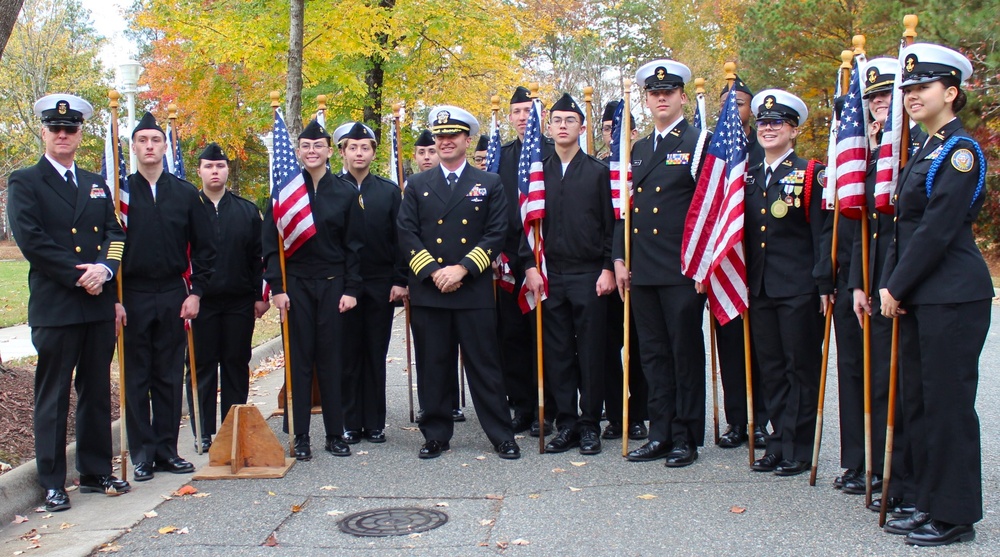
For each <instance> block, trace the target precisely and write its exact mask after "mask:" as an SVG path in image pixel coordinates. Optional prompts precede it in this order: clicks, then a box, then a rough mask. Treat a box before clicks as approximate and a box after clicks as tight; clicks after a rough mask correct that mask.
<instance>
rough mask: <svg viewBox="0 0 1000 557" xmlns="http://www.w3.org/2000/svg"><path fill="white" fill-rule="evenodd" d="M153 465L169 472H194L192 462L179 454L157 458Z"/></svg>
mask: <svg viewBox="0 0 1000 557" xmlns="http://www.w3.org/2000/svg"><path fill="white" fill-rule="evenodd" d="M153 466H154V467H155V468H156V469H157V470H159V471H161V472H170V473H171V474H190V473H191V472H194V464H191V463H190V462H188V461H186V460H184V459H183V458H181V457H179V456H174V457H170V458H168V459H167V460H157V461H155V462H153Z"/></svg>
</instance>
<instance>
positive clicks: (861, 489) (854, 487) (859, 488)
mask: <svg viewBox="0 0 1000 557" xmlns="http://www.w3.org/2000/svg"><path fill="white" fill-rule="evenodd" d="M840 490H841V491H842V492H844V493H849V494H851V495H864V494H865V477H864V476H861V475H858V476H854V477H853V478H847V479H846V480H844V483H843V484H842V485H841V486H840ZM874 492H875V490H874V489H872V493H874Z"/></svg>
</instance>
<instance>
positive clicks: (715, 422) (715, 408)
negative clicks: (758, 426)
mask: <svg viewBox="0 0 1000 557" xmlns="http://www.w3.org/2000/svg"><path fill="white" fill-rule="evenodd" d="M735 77H736V76H735V74H733V78H734V79H735ZM694 87H695V95H704V94H705V78H703V77H699V78H697V79H695V80H694ZM730 87H732V84H730ZM702 117H703V118H704V115H702ZM706 286H707V285H706ZM708 342H709V346H710V347H711V353H710V355H711V357H712V430H713V431H714V433H715V444H716V445H718V444H719V379H718V375H719V368H718V365H717V358H718V352H717V351H716V346H717V344H716V334H715V317H714V316H713V315H712V312H711V308H710V309H709V312H708Z"/></svg>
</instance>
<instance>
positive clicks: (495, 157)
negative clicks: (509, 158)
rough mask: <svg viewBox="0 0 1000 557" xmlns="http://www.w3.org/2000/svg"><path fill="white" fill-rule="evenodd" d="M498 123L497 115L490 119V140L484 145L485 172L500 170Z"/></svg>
mask: <svg viewBox="0 0 1000 557" xmlns="http://www.w3.org/2000/svg"><path fill="white" fill-rule="evenodd" d="M501 141H502V140H501V139H500V125H499V124H497V115H496V114H495V113H494V114H493V119H492V120H491V121H490V142H489V144H488V145H487V147H486V172H493V173H497V172H500V142H501Z"/></svg>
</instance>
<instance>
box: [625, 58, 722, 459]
mask: <svg viewBox="0 0 1000 557" xmlns="http://www.w3.org/2000/svg"><path fill="white" fill-rule="evenodd" d="M690 78H691V70H690V69H688V67H687V66H685V65H684V64H680V63H678V62H674V61H672V60H654V61H652V62H649V63H647V64H645V65H643V66H642V67H641V68H639V71H638V72H636V82H637V83H640V84H642V85H643V88H644V89H645V92H646V93H645V98H646V107H647V108H649V110H650V112H651V113H652V115H653V123H654V126H655V130H654V133H652V134H650V135H649V136H648V137H645V138H643V139H640V140H639V141H637V142H636V144H635V146H634V147H633V148H632V182H633V187H634V190H635V192H634V194H633V198H632V207H633V208H632V211H633V212H632V230H631V233H632V240H631V241H632V261H631V263H632V269H631V276H630V275H629V270H628V269H626V268H625V262H624V260H623V256H624V249H625V230H624V226H623V224H624V223H623V222H620V223H619V224H618V225H617V226H616V228H615V272H616V275H617V279H618V284H619V289H620V290H621V289H624V288H629V287H630V282H629V281H630V279H631V289H632V311H634V312H635V325H636V328H637V329H638V332H639V353H640V355H641V357H642V371H643V373H645V375H646V380H647V381H648V382H649V439H650V440H649V442H648V443H646V444H645V445H643V446H642V447H639V448H638V449H636V450H634V451H632V452H630V453H629V454H628V456H627V458H628V459H629V460H633V461H649V460H656V459H659V458H666V459H667V462H666V465H667V466H670V467H680V466H687V465H689V464H691V463H693V462H694V461H695V460H696V459H697V458H698V446H699V445H701V444H702V443H703V441H704V437H705V340H704V336H703V335H702V331H701V323H702V313H703V312H704V310H705V295H704V290H703V289H700V291H699V290H696V286H700V285H696V284H695V282H694V281H693V280H691V279H689V278H687V277H685V276H684V275H682V274H681V238H682V236H683V233H684V220H685V217H686V216H687V210H688V206H689V205H690V204H691V198H692V196H693V195H694V189H695V184H696V183H697V172H698V171H699V170H700V169H701V165H702V163H703V162H704V157H703V155H704V151H705V145H706V144H707V143H708V138H707V137H705V138H703V141H699V132H698V130H697V129H695V128H693V127H691V126H689V125H688V123H687V120H685V119H684V104H685V103H687V95H686V94H685V93H684V83H685V82H686V81H687V80H688V79H690ZM699 154H701V155H702V156H699ZM624 209H625V208H623V210H624Z"/></svg>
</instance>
